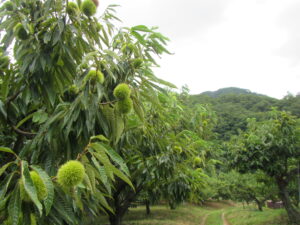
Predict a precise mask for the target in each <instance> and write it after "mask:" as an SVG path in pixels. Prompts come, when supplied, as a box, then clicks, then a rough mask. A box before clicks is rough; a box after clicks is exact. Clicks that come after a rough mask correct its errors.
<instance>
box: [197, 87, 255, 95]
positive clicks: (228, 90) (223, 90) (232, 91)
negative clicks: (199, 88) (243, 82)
mask: <svg viewBox="0 0 300 225" xmlns="http://www.w3.org/2000/svg"><path fill="white" fill-rule="evenodd" d="M224 94H252V95H261V94H257V93H255V92H251V91H250V90H248V89H244V88H237V87H227V88H221V89H219V90H217V91H205V92H202V93H201V94H200V95H208V96H210V97H219V96H220V95H224Z"/></svg>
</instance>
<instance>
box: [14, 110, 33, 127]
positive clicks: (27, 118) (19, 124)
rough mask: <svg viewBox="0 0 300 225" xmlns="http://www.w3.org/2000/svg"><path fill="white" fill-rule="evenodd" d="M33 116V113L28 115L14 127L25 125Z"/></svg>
mask: <svg viewBox="0 0 300 225" xmlns="http://www.w3.org/2000/svg"><path fill="white" fill-rule="evenodd" d="M33 116H34V113H31V114H29V115H28V116H26V117H25V118H24V119H22V120H21V121H20V122H19V123H18V124H17V126H16V128H19V127H20V126H22V124H23V123H25V122H26V121H27V120H29V119H30V118H32V117H33Z"/></svg>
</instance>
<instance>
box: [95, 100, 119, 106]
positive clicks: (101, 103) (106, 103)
mask: <svg viewBox="0 0 300 225" xmlns="http://www.w3.org/2000/svg"><path fill="white" fill-rule="evenodd" d="M115 102H117V100H114V101H110V102H100V103H99V105H108V104H113V103H115Z"/></svg>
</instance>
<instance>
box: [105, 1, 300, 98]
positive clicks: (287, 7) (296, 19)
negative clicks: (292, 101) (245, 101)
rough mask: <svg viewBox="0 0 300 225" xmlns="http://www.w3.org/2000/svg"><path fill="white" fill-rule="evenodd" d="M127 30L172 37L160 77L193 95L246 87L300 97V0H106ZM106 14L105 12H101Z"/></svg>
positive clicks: (106, 3) (157, 70)
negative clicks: (143, 28)
mask: <svg viewBox="0 0 300 225" xmlns="http://www.w3.org/2000/svg"><path fill="white" fill-rule="evenodd" d="M108 4H119V5H121V7H119V8H118V10H117V16H118V17H119V18H120V19H122V20H123V26H134V25H140V24H144V25H147V26H158V27H159V28H160V29H159V31H160V32H161V33H162V34H164V35H166V36H167V37H169V38H170V39H171V42H170V43H169V47H168V48H169V50H170V51H171V52H174V53H175V54H174V55H163V57H162V59H161V60H159V64H160V65H161V67H160V68H157V69H155V72H156V75H157V76H159V77H160V78H163V79H165V80H168V81H170V82H172V83H174V84H175V85H177V86H178V87H181V86H182V85H184V84H187V85H188V87H189V88H190V90H191V93H192V94H198V93H201V92H203V91H209V90H210V91H214V90H217V89H219V88H223V87H240V88H246V89H250V90H251V91H254V92H258V93H262V94H266V95H269V96H272V97H277V98H282V97H283V96H284V95H286V94H287V92H290V93H292V94H296V93H298V92H300V64H299V62H300V1H299V0H185V1H183V0H126V1H125V0H100V7H99V8H101V9H102V10H103V9H104V8H105V7H106V6H107V5H108ZM100 11H101V10H100Z"/></svg>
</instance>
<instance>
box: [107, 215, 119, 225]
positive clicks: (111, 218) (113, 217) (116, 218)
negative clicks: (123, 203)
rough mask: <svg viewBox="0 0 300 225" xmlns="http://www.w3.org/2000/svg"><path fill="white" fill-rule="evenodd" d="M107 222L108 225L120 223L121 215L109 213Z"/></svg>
mask: <svg viewBox="0 0 300 225" xmlns="http://www.w3.org/2000/svg"><path fill="white" fill-rule="evenodd" d="M109 222H110V225H121V224H122V216H120V215H118V214H117V213H116V214H109Z"/></svg>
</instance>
